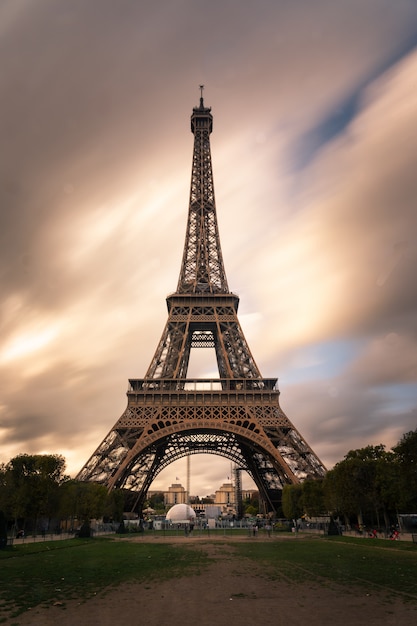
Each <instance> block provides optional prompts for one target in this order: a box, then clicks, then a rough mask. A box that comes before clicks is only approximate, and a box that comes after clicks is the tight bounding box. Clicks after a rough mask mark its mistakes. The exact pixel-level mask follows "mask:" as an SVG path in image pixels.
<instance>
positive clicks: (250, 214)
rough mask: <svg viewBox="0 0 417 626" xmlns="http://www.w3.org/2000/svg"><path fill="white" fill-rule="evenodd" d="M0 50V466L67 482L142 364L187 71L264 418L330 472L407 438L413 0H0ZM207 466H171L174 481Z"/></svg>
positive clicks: (205, 480)
mask: <svg viewBox="0 0 417 626" xmlns="http://www.w3.org/2000/svg"><path fill="white" fill-rule="evenodd" d="M0 54H1V58H2V63H1V68H0V93H1V114H0V132H1V151H0V197H1V202H0V256H1V263H0V290H1V291H0V293H1V308H0V463H2V462H3V463H6V462H7V461H8V460H9V459H11V458H12V457H13V456H15V455H17V454H21V453H28V454H46V453H52V454H62V455H63V456H64V457H65V459H66V462H67V472H68V474H70V475H71V476H75V475H76V474H77V472H78V471H79V470H80V469H81V467H82V466H83V464H84V463H85V462H86V461H87V460H88V458H89V457H90V455H91V454H92V453H93V452H94V450H95V449H96V447H97V446H98V445H99V444H100V443H101V441H102V440H103V439H104V437H105V436H106V434H107V433H108V432H109V430H110V429H111V428H112V427H113V425H114V424H115V423H116V421H117V419H118V418H119V417H120V415H121V414H122V413H123V411H124V409H125V407H126V403H127V399H126V390H127V385H128V379H129V378H141V377H143V376H144V375H145V372H146V370H147V369H148V366H149V364H150V362H151V359H152V357H153V354H154V352H155V349H156V347H157V343H158V341H159V339H160V336H161V333H162V331H163V328H164V325H165V322H166V319H167V309H166V302H165V298H166V296H167V295H168V294H170V293H172V292H174V291H175V289H176V285H177V281H178V276H179V272H180V265H181V259H182V253H183V247H184V239H185V227H186V220H187V211H188V197H189V187H190V178H191V158H192V146H193V136H192V134H191V132H190V115H191V113H192V108H193V107H194V106H197V105H198V103H199V97H200V92H199V88H198V87H199V85H200V84H204V85H205V89H204V103H205V105H206V106H210V107H212V114H213V116H214V127H213V134H212V135H211V151H212V159H213V171H214V183H215V196H216V206H217V216H218V222H219V229H220V238H221V245H222V252H223V258H224V264H225V269H226V274H227V279H228V283H229V288H230V289H231V291H233V292H234V293H237V294H238V295H239V297H240V307H239V312H238V315H239V320H240V322H241V325H242V328H243V331H244V333H245V337H246V339H247V341H248V343H249V346H250V349H251V352H252V354H253V356H254V358H255V361H256V362H257V365H258V367H259V369H260V371H261V373H262V375H263V376H264V377H278V379H279V388H280V392H281V396H280V402H281V407H282V409H283V410H284V412H285V413H286V414H287V416H288V417H289V419H290V420H291V422H292V423H293V424H294V426H295V427H296V428H297V429H298V430H299V431H300V432H301V433H302V435H303V437H304V438H305V439H306V440H307V442H308V443H309V444H310V446H311V447H312V448H313V449H314V451H315V452H316V454H317V455H318V456H319V457H320V459H321V460H322V462H323V463H324V464H325V466H326V467H327V468H328V469H331V467H333V465H334V464H335V463H337V462H338V461H340V460H342V459H343V457H344V456H345V454H347V452H348V451H349V450H352V449H357V448H361V447H365V446H367V445H379V444H383V445H385V446H386V448H387V449H390V448H391V447H392V446H394V445H395V444H396V443H397V442H398V441H399V440H400V439H401V437H402V435H403V434H404V433H406V432H409V431H410V430H415V429H416V428H417V385H416V382H417V323H416V322H417V319H416V318H417V316H416V314H417V287H416V284H417V283H416V280H415V271H416V270H415V268H416V267H417V258H416V256H417V253H416V236H417V211H416V206H415V205H416V198H417V176H416V165H417V3H416V2H415V0H396V2H391V1H389V0H339V1H335V0H291V2H290V1H289V0H256V1H255V0H212V1H211V2H210V3H209V4H207V2H203V1H202V0H149V1H148V0H141V1H137V0H136V1H135V0H118V1H117V2H114V1H112V0H72V1H71V2H68V1H66V0H2V1H1V3H0ZM194 367H196V368H197V370H198V367H200V368H201V369H200V370H199V371H197V370H195V371H193V375H201V377H205V376H207V375H211V374H212V373H213V372H212V370H210V368H209V363H208V362H207V363H206V362H204V363H201V364H200V365H194ZM189 373H190V372H189ZM228 477H230V462H229V461H226V460H225V459H221V458H220V457H209V458H208V457H207V456H201V455H197V456H194V457H192V460H191V484H190V489H191V493H192V494H198V495H201V496H204V495H206V494H209V493H213V492H214V491H215V490H216V489H218V488H219V486H220V485H221V484H222V483H224V482H227V480H228ZM177 479H178V480H179V481H181V482H182V484H183V485H184V486H185V482H186V468H185V460H182V461H178V462H176V463H174V464H172V465H171V466H169V467H168V468H166V469H165V470H164V471H163V472H161V474H159V476H158V477H157V478H156V480H155V481H154V483H153V485H152V486H151V488H152V489H167V488H168V487H169V485H170V484H171V483H172V482H177ZM250 486H251V481H250V480H249V478H248V477H247V476H246V477H244V479H243V487H244V488H249V487H250Z"/></svg>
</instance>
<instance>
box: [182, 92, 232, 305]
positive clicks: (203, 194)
mask: <svg viewBox="0 0 417 626" xmlns="http://www.w3.org/2000/svg"><path fill="white" fill-rule="evenodd" d="M203 88H204V85H200V91H201V97H200V106H199V107H198V108H197V107H194V109H193V113H192V115H191V132H192V133H193V135H194V148H193V162H192V171H191V186H190V200H189V207H188V220H187V231H186V236H185V246H184V254H183V259H182V266H181V272H180V276H179V281H178V286H177V293H228V291H229V288H228V286H227V280H226V272H225V270H224V264H223V256H222V251H221V246H220V237H219V228H218V223H217V214H216V202H215V198H214V182H213V169H212V162H211V151H210V134H211V132H212V130H213V116H212V115H211V108H207V107H205V106H204V102H203V95H202V94H203Z"/></svg>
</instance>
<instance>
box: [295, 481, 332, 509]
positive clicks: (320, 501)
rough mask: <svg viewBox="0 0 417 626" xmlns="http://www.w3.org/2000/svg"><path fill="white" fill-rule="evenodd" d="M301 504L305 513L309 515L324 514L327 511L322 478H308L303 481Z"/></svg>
mask: <svg viewBox="0 0 417 626" xmlns="http://www.w3.org/2000/svg"><path fill="white" fill-rule="evenodd" d="M301 506H302V508H303V513H306V514H307V515H308V516H309V517H315V516H317V515H323V513H326V512H327V509H326V507H325V504H324V494H323V481H322V480H306V481H304V482H303V483H302V498H301Z"/></svg>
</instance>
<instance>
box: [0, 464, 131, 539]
mask: <svg viewBox="0 0 417 626" xmlns="http://www.w3.org/2000/svg"><path fill="white" fill-rule="evenodd" d="M65 465H66V462H65V459H64V457H63V456H61V455H59V454H39V455H37V454H20V455H18V456H16V457H14V458H13V459H11V460H10V461H9V462H8V463H6V464H1V465H0V525H3V532H4V526H6V527H7V529H8V530H10V529H11V528H12V527H13V528H14V530H15V531H16V532H19V531H20V532H22V531H26V532H29V531H30V532H48V533H50V532H58V531H60V530H61V529H62V527H63V525H64V528H66V529H67V530H74V529H75V528H76V527H78V528H79V527H80V525H82V524H83V523H87V524H88V523H89V521H90V520H91V519H101V518H104V519H105V520H106V519H107V520H109V521H121V520H122V518H123V510H124V501H125V494H124V492H123V491H121V490H114V491H111V492H110V493H109V492H108V491H107V488H106V487H105V486H104V485H99V484H97V483H87V482H80V481H77V480H73V479H71V478H70V477H69V476H67V475H66V474H65ZM0 533H1V528H0Z"/></svg>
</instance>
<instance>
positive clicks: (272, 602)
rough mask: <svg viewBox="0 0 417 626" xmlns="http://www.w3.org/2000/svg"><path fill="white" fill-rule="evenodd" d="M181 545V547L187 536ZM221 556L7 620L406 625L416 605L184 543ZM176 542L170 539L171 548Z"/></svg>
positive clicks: (26, 625)
mask: <svg viewBox="0 0 417 626" xmlns="http://www.w3.org/2000/svg"><path fill="white" fill-rule="evenodd" d="M176 541H179V542H181V543H184V538H181V537H180V538H178V539H176ZM186 541H187V543H190V544H192V545H194V546H195V547H196V549H204V551H205V552H207V553H208V555H209V556H210V557H213V558H215V559H216V563H215V564H211V565H209V566H208V567H207V568H206V569H205V570H204V571H203V572H202V573H201V574H200V575H197V576H192V577H184V578H177V579H174V580H168V581H164V582H150V583H129V584H123V585H120V586H119V587H117V588H116V589H110V590H104V591H103V592H102V593H100V594H97V595H96V596H94V597H93V598H91V599H89V600H87V601H85V602H82V603H80V602H77V601H76V600H74V601H69V602H68V603H66V606H65V607H62V606H56V607H51V608H41V609H38V608H36V609H33V610H32V611H29V612H27V613H26V614H24V615H22V616H20V617H19V618H15V619H14V620H11V621H9V622H7V624H8V625H10V626H12V625H16V626H17V625H18V626H52V625H53V626H57V625H59V626H74V625H78V626H119V625H123V626H124V625H129V626H136V625H138V626H139V625H144V626H161V625H163V624H167V625H168V626H183V624H185V623H187V624H192V625H193V626H234V625H235V624H236V625H237V624H244V625H246V624H249V625H252V624H260V623H263V622H266V623H268V624H271V626H281V625H282V626H299V625H308V626H323V625H324V624H332V626H339V625H342V624H343V626H350V625H352V626H362V625H363V626H376V625H378V626H381V624H384V626H391V625H392V626H394V625H395V626H409V625H410V624H413V623H417V606H416V605H415V604H413V605H411V604H407V603H404V602H402V601H401V600H399V599H392V598H386V597H384V596H383V595H382V594H372V595H367V594H366V593H363V594H362V593H360V592H359V593H358V592H357V591H353V590H352V591H349V590H346V589H345V588H343V589H341V588H339V587H338V586H337V585H333V584H323V585H319V584H317V583H311V584H310V583H293V582H290V581H289V580H285V579H281V580H271V579H269V578H268V572H267V571H265V570H263V569H262V568H260V567H257V566H255V565H254V564H253V563H252V562H251V561H249V560H247V559H244V558H240V557H237V556H236V555H235V554H234V553H233V549H232V548H231V547H230V545H228V543H227V540H226V541H221V540H220V541H212V542H207V541H204V542H202V541H200V540H199V538H195V539H193V538H189V539H187V540H186ZM171 542H172V540H171V538H170V543H171Z"/></svg>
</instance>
